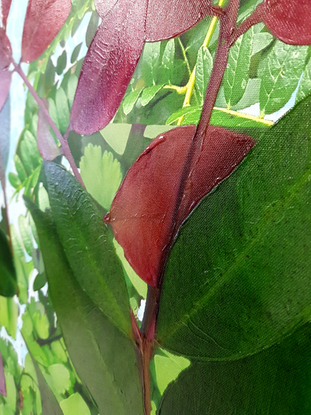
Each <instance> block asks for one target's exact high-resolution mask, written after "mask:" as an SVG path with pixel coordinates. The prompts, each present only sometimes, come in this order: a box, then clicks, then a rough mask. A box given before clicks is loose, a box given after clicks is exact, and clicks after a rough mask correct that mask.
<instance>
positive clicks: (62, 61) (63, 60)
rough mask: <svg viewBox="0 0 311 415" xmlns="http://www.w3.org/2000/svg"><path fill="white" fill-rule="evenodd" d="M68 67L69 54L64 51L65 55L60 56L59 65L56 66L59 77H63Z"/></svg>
mask: <svg viewBox="0 0 311 415" xmlns="http://www.w3.org/2000/svg"><path fill="white" fill-rule="evenodd" d="M66 65H67V53H66V51H65V50H64V51H63V53H62V54H61V55H59V57H58V59H57V65H56V72H57V75H61V74H62V73H63V72H64V69H65V68H66Z"/></svg>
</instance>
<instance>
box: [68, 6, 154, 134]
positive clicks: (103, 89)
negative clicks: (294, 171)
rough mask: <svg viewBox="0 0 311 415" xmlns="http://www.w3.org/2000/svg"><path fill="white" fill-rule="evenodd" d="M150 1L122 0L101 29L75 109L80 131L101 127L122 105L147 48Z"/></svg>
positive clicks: (75, 124)
mask: <svg viewBox="0 0 311 415" xmlns="http://www.w3.org/2000/svg"><path fill="white" fill-rule="evenodd" d="M146 1H147V0H144V1H141V2H138V1H136V0H131V1H126V0H119V1H118V3H117V4H116V5H115V6H114V7H113V9H112V10H111V11H110V13H109V14H108V15H107V16H106V17H104V18H103V20H102V23H101V24H100V26H99V28H98V29H97V32H96V35H95V37H94V39H93V41H92V43H91V45H90V48H89V50H88V53H87V55H86V57H85V59H84V62H83V66H82V69H81V75H80V78H79V82H78V87H77V92H76V96H75V99H74V102H73V106H72V111H71V125H72V127H73V129H74V130H75V131H76V132H77V133H79V134H91V133H93V132H95V131H98V130H101V129H102V128H104V127H105V126H106V125H107V124H108V123H109V121H110V120H111V119H112V117H113V116H114V114H115V112H116V110H117V109H118V107H119V105H120V103H121V100H122V98H123V95H124V93H125V91H126V89H127V86H128V83H129V82H130V79H131V77H132V75H133V73H134V69H135V67H136V64H137V62H138V59H139V57H140V54H141V51H142V48H143V44H144V19H145V13H146Z"/></svg>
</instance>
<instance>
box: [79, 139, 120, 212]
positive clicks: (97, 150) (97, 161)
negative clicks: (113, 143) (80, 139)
mask: <svg viewBox="0 0 311 415" xmlns="http://www.w3.org/2000/svg"><path fill="white" fill-rule="evenodd" d="M80 172H81V177H82V180H83V183H84V184H85V187H86V189H87V191H88V192H89V193H90V194H91V195H92V196H93V198H94V199H95V200H96V201H97V202H98V203H99V204H100V205H101V206H103V207H104V208H105V209H106V210H107V211H108V210H109V209H110V206H111V203H112V200H113V198H114V196H115V194H116V192H117V190H118V188H119V186H120V183H121V181H122V172H121V166H120V163H119V162H118V160H116V159H114V158H113V155H112V153H110V152H108V151H105V152H104V154H102V150H101V147H99V146H93V145H92V144H89V145H88V146H87V147H85V149H84V156H82V158H81V161H80Z"/></svg>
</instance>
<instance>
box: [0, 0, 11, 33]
mask: <svg viewBox="0 0 311 415" xmlns="http://www.w3.org/2000/svg"><path fill="white" fill-rule="evenodd" d="M11 3H12V0H1V6H2V25H3V27H4V28H6V22H7V19H8V15H9V11H10V8H11Z"/></svg>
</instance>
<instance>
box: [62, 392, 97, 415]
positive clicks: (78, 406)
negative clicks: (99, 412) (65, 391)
mask: <svg viewBox="0 0 311 415" xmlns="http://www.w3.org/2000/svg"><path fill="white" fill-rule="evenodd" d="M60 406H61V408H62V410H63V413H64V415H78V414H81V415H82V414H83V415H91V412H90V410H89V408H88V406H87V404H86V403H85V402H84V400H83V399H82V397H81V395H80V394H79V393H77V392H76V393H74V394H72V395H71V396H69V398H67V399H64V400H63V401H61V403H60Z"/></svg>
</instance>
